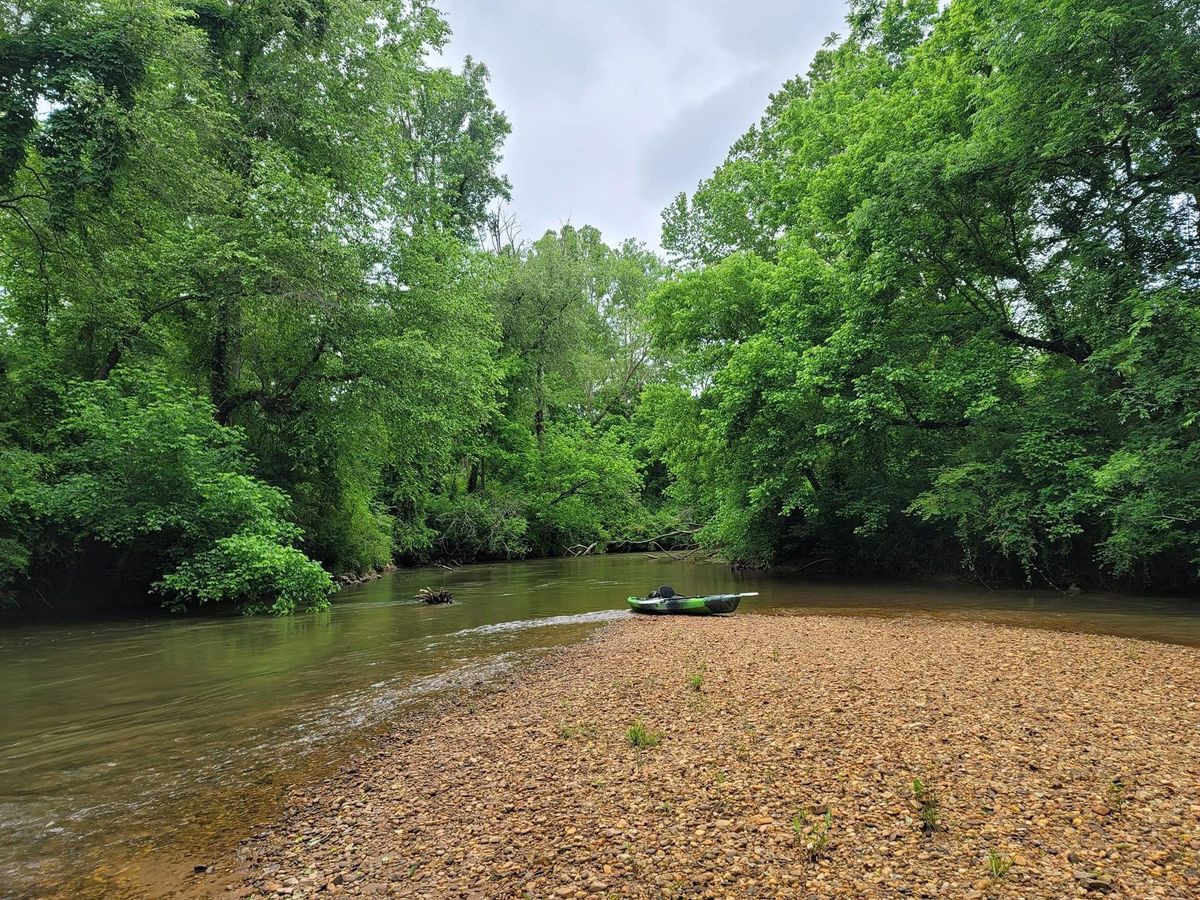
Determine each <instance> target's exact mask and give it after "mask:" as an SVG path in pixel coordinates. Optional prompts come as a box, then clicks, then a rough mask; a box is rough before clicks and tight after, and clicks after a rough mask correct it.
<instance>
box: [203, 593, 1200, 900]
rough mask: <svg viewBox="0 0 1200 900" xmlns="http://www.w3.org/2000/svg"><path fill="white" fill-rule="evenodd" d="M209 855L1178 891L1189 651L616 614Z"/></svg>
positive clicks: (723, 882) (902, 627)
mask: <svg viewBox="0 0 1200 900" xmlns="http://www.w3.org/2000/svg"><path fill="white" fill-rule="evenodd" d="M631 729H632V732H631ZM631 741H639V742H640V743H641V744H643V746H633V745H632V743H631ZM914 781H919V782H920V785H919V786H917V788H916V789H915V790H914ZM231 865H232V866H233V867H234V868H235V869H236V870H237V873H238V874H237V878H236V880H235V881H233V883H230V884H220V885H218V884H217V883H216V881H215V879H214V881H213V882H212V888H211V891H212V893H213V895H215V896H223V897H254V896H291V897H310V896H314V895H317V896H324V895H326V894H329V895H362V896H378V897H390V896H395V897H533V898H542V897H934V896H937V897H952V898H958V897H964V898H970V897H1013V898H1016V897H1021V898H1062V897H1072V896H1105V897H1128V898H1150V897H1200V650H1198V649H1194V648H1187V647H1178V646H1170V645H1165V644H1155V643H1147V642H1140V641H1132V640H1126V639H1120V638H1112V637H1102V636H1090V635H1077V634H1066V633H1056V632H1048V631H1036V630H1031V629H1022V628H1010V627H1001V626H995V625H985V624H970V623H961V622H946V621H939V620H935V619H926V618H906V619H892V620H885V619H866V618H851V617H812V616H786V615H778V616H769V615H734V616H730V617H720V618H709V619H681V618H674V617H664V618H656V617H646V618H639V619H634V620H632V621H628V622H623V623H621V624H619V625H615V626H611V627H609V628H607V629H605V630H604V631H603V632H601V634H600V635H599V637H598V638H596V639H595V640H593V641H590V642H588V643H585V644H583V645H580V646H577V647H573V648H571V649H569V650H567V651H565V652H563V653H561V654H559V655H557V656H556V657H555V658H554V659H553V660H552V661H550V662H549V663H547V664H545V665H542V666H540V667H537V668H535V669H534V670H533V671H531V672H529V673H527V674H525V675H523V676H521V677H519V678H516V679H514V680H513V681H512V682H511V683H510V684H508V685H507V686H505V687H503V688H502V689H501V690H499V691H498V692H496V693H490V694H487V695H483V696H477V697H468V698H465V699H464V700H463V701H462V703H461V704H460V705H459V706H458V707H457V708H455V709H453V710H450V711H448V712H446V713H445V714H443V715H439V716H433V717H429V718H427V719H425V720H422V721H421V722H419V723H417V724H416V725H414V726H411V727H409V728H408V729H407V730H401V731H398V732H397V733H396V734H395V735H393V736H392V737H390V738H389V739H387V740H386V741H385V742H384V743H383V744H382V745H381V746H380V748H379V749H377V750H375V751H373V752H371V753H369V754H365V755H363V756H361V757H360V758H359V759H357V760H356V761H355V762H354V764H353V765H352V766H351V767H349V768H347V769H346V770H344V771H343V772H341V773H339V774H338V775H337V776H336V777H333V778H331V779H330V780H328V781H326V782H324V783H321V784H318V785H314V786H312V787H310V788H309V789H307V790H306V791H304V792H303V793H301V794H298V795H297V796H296V797H295V798H294V803H293V805H292V808H291V809H290V810H289V811H288V813H287V814H286V815H285V816H284V817H283V818H282V819H281V820H280V821H279V822H277V823H276V824H275V825H273V826H272V827H271V828H270V829H269V830H268V831H266V832H264V833H261V834H259V835H257V836H256V837H254V838H253V839H251V840H248V841H246V842H245V843H244V844H243V845H242V847H241V849H240V850H239V853H238V859H237V860H236V862H232V863H231ZM226 871H228V868H226ZM204 878H205V876H198V877H197V881H196V882H195V883H194V884H193V886H192V887H193V889H194V890H199V891H200V892H201V893H203V892H204V891H205V890H208V889H207V888H206V887H205V881H204Z"/></svg>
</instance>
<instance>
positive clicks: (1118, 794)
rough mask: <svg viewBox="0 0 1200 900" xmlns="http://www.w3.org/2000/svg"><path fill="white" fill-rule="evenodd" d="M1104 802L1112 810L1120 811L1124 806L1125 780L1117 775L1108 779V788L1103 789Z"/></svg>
mask: <svg viewBox="0 0 1200 900" xmlns="http://www.w3.org/2000/svg"><path fill="white" fill-rule="evenodd" d="M1104 802H1105V805H1106V806H1108V808H1109V809H1111V810H1112V811H1113V812H1120V811H1121V809H1122V808H1123V807H1124V806H1125V782H1124V781H1123V780H1122V779H1121V777H1120V776H1119V775H1118V776H1116V777H1115V778H1111V779H1109V782H1108V788H1107V789H1106V790H1105V791H1104Z"/></svg>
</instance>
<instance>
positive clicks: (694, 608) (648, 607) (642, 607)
mask: <svg viewBox="0 0 1200 900" xmlns="http://www.w3.org/2000/svg"><path fill="white" fill-rule="evenodd" d="M757 596H758V593H757V592H752V593H748V594H709V595H708V596H707V597H671V598H670V599H669V600H664V599H663V598H662V597H630V598H628V600H627V601H626V602H627V603H628V604H629V607H630V609H632V610H633V611H634V612H641V613H675V614H676V615H684V616H711V615H713V614H714V613H731V612H733V611H734V610H735V609H737V608H738V604H739V603H741V602H742V598H743V597H757Z"/></svg>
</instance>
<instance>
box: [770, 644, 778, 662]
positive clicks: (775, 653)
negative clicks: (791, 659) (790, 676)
mask: <svg viewBox="0 0 1200 900" xmlns="http://www.w3.org/2000/svg"><path fill="white" fill-rule="evenodd" d="M771 659H773V660H774V661H775V662H779V648H778V647H776V648H775V649H773V650H772V651H771Z"/></svg>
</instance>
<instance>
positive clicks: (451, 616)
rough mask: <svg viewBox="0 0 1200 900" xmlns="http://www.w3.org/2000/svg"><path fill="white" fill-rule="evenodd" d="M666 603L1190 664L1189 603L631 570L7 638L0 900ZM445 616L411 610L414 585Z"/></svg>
mask: <svg viewBox="0 0 1200 900" xmlns="http://www.w3.org/2000/svg"><path fill="white" fill-rule="evenodd" d="M663 582H668V583H671V584H673V585H674V586H675V587H676V588H678V589H680V590H681V591H686V592H696V593H716V592H726V591H753V590H757V591H760V592H761V596H758V597H754V598H751V599H748V600H746V601H744V602H743V606H742V609H743V610H745V611H755V610H759V611H765V610H796V611H819V612H825V613H835V614H846V613H868V614H873V615H910V614H922V615H924V614H928V615H934V616H937V617H939V618H965V619H973V620H980V619H982V620H986V621H994V622H1002V623H1009V624H1020V625H1033V626H1037V627H1047V628H1057V629H1063V630H1071V631H1089V632H1097V633H1109V634H1116V635H1122V636H1126V637H1137V638H1148V639H1153V640H1162V641H1172V642H1177V643H1186V644H1191V645H1196V646H1200V603H1197V602H1194V601H1191V602H1189V601H1186V600H1162V599H1155V598H1130V597H1119V596H1108V595H1104V596H1101V595H1086V594H1085V595H1080V596H1076V597H1067V596H1063V595H1060V594H1056V593H1051V592H1023V591H990V592H989V591H984V590H980V589H974V588H964V587H963V586H961V585H930V584H895V583H893V584H881V583H877V584H868V583H850V582H844V581H839V582H819V581H800V580H797V579H790V578H786V577H776V576H769V575H763V574H759V573H735V572H731V571H729V570H728V569H727V568H725V567H723V566H716V565H704V564H700V565H692V564H688V563H683V562H674V561H669V560H655V559H648V558H646V557H643V556H635V555H625V556H610V557H599V558H589V559H575V560H544V561H535V562H524V563H505V564H496V565H481V566H468V567H464V568H461V569H457V570H454V571H443V570H439V569H424V570H409V571H405V572H401V573H398V574H396V575H393V576H389V577H387V578H384V579H381V580H379V581H376V582H372V583H369V584H366V585H361V586H358V587H355V588H351V589H349V590H346V591H344V592H342V593H341V594H340V595H339V596H338V598H337V600H336V602H335V604H334V607H333V609H332V610H331V611H329V612H326V613H322V614H317V615H308V616H298V617H295V618H292V619H247V618H238V617H222V618H218V617H213V618H188V619H168V618H146V619H132V620H123V621H115V622H76V623H72V624H66V625H37V626H30V625H26V626H18V627H11V628H9V629H7V630H3V631H0V685H2V686H3V687H2V690H3V702H2V703H0V894H2V893H4V892H6V891H8V890H14V891H15V892H16V893H18V894H19V893H22V892H38V891H40V890H43V889H45V886H47V885H51V884H57V885H69V887H68V888H67V889H66V890H67V891H68V892H69V893H71V894H79V893H111V892H113V891H115V890H116V889H117V885H118V884H120V883H122V882H120V881H119V879H117V880H114V879H116V878H117V876H118V875H119V874H120V873H121V871H122V869H124V868H125V867H127V866H129V865H130V864H131V862H132V861H136V860H138V859H144V858H146V857H149V858H152V859H153V858H156V857H158V858H167V857H169V858H171V859H174V860H176V861H178V862H181V863H182V862H186V863H188V864H190V863H191V862H197V863H203V862H207V861H209V860H210V858H211V854H212V853H214V852H216V850H217V849H219V848H220V847H221V846H227V845H228V844H229V843H231V842H232V841H234V840H236V839H237V838H238V837H240V836H242V835H244V834H245V833H246V832H247V831H249V830H250V829H251V828H252V827H253V823H254V822H255V821H256V820H260V819H262V818H264V817H269V816H270V815H271V813H272V811H273V810H275V809H277V806H278V803H279V802H280V798H281V796H282V795H283V793H284V792H285V790H286V788H287V787H288V786H289V785H292V784H294V783H296V782H297V781H300V780H303V779H305V778H310V777H312V776H314V775H316V774H319V773H320V772H321V771H322V770H324V769H326V768H327V767H328V766H330V765H333V764H336V762H337V761H338V759H339V758H341V757H342V756H344V755H345V754H346V753H347V752H348V751H349V750H351V749H353V748H354V747H356V746H360V745H361V744H362V742H363V741H364V740H366V739H367V737H369V735H370V734H372V733H373V732H374V730H377V729H378V728H379V727H380V726H381V725H382V724H383V723H385V722H386V721H388V720H389V719H390V718H392V717H394V716H396V715H397V714H400V713H403V712H404V711H406V710H408V709H418V708H420V706H421V705H422V704H423V703H426V702H428V701H429V699H430V698H435V697H438V696H441V695H444V694H445V693H446V692H448V691H451V690H453V689H455V688H458V687H461V686H464V685H472V684H475V683H478V682H482V681H486V680H488V679H490V678H494V677H496V676H497V675H498V674H502V673H504V672H507V671H509V670H511V669H512V668H513V667H514V666H516V665H518V664H519V663H522V662H524V661H527V660H529V659H531V658H535V657H536V656H537V655H539V654H541V653H545V652H546V651H548V650H550V649H552V648H554V647H558V646H562V645H564V644H568V643H572V642H575V641H578V640H581V639H583V638H584V637H586V636H587V635H589V634H591V633H593V632H594V631H595V629H596V628H597V627H599V626H600V625H602V624H604V623H606V622H611V621H616V620H619V619H622V618H624V617H627V616H628V615H630V614H629V613H627V612H625V611H623V610H622V609H621V606H623V599H624V598H625V597H626V596H627V595H629V594H634V593H639V594H641V593H645V592H646V591H647V590H648V589H649V588H651V587H653V586H655V585H657V584H660V583H663ZM427 585H428V586H432V587H440V586H445V587H447V588H449V589H450V590H451V591H452V592H453V593H454V595H455V597H456V599H457V601H458V602H456V603H455V604H453V605H451V606H440V607H427V606H424V605H423V604H416V603H412V602H411V601H410V598H411V597H412V595H413V594H414V593H415V592H416V590H417V589H419V588H421V587H424V586H427Z"/></svg>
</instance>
